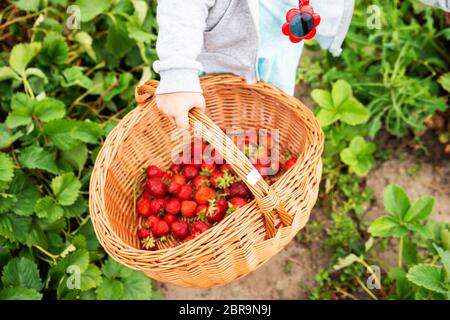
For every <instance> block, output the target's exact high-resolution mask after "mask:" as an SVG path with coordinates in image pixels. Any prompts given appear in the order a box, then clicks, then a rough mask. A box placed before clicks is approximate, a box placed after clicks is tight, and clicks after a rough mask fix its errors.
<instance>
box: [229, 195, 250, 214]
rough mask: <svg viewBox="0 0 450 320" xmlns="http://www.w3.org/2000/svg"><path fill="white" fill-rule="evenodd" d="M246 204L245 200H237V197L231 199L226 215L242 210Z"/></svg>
mask: <svg viewBox="0 0 450 320" xmlns="http://www.w3.org/2000/svg"><path fill="white" fill-rule="evenodd" d="M247 203H248V201H247V199H244V198H238V197H236V198H233V199H231V200H230V202H229V203H228V209H227V213H232V212H234V211H236V210H237V209H239V208H242V207H243V206H245V205H246V204H247Z"/></svg>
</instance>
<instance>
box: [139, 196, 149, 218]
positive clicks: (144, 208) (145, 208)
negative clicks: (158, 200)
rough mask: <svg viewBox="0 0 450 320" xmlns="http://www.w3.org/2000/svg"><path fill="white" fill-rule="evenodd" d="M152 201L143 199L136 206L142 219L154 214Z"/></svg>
mask: <svg viewBox="0 0 450 320" xmlns="http://www.w3.org/2000/svg"><path fill="white" fill-rule="evenodd" d="M150 205H151V201H150V200H148V199H141V200H139V201H138V203H137V206H136V211H137V213H138V214H139V215H140V216H142V217H148V216H149V215H150V214H151V213H152V212H151V210H150Z"/></svg>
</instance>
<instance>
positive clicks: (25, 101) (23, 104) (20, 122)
mask: <svg viewBox="0 0 450 320" xmlns="http://www.w3.org/2000/svg"><path fill="white" fill-rule="evenodd" d="M33 109H34V101H33V100H32V99H31V98H30V97H28V96H27V95H26V94H24V93H22V92H19V93H16V94H15V95H14V96H13V97H12V99H11V112H10V113H9V114H8V117H7V118H6V125H7V126H8V128H16V127H19V126H25V125H28V124H30V123H31V122H32V118H31V117H32V114H33Z"/></svg>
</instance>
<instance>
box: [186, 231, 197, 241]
mask: <svg viewBox="0 0 450 320" xmlns="http://www.w3.org/2000/svg"><path fill="white" fill-rule="evenodd" d="M199 234H200V232H195V233H191V234H190V235H188V236H187V237H186V238H185V239H184V240H183V242H187V241H189V240H192V239H194V238H195V237H196V236H198V235H199Z"/></svg>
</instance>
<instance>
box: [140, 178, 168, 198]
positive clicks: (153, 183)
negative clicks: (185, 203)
mask: <svg viewBox="0 0 450 320" xmlns="http://www.w3.org/2000/svg"><path fill="white" fill-rule="evenodd" d="M145 188H146V190H147V192H148V193H150V195H152V196H154V197H155V198H164V196H165V195H166V185H165V183H164V181H163V180H161V179H159V178H152V179H149V180H147V182H146V183H145Z"/></svg>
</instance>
